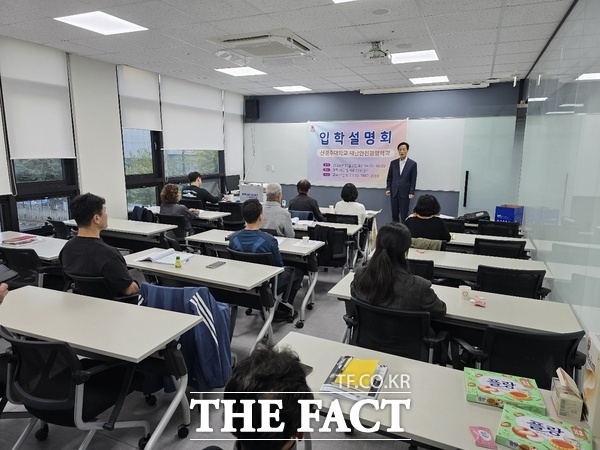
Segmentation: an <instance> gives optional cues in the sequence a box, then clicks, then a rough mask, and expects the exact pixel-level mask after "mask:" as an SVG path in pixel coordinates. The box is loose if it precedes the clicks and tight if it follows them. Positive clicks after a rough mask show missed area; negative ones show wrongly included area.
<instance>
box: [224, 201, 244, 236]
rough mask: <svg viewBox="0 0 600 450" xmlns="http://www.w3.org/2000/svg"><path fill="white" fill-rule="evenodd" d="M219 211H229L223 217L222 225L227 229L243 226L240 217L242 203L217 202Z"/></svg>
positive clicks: (239, 228) (242, 220)
mask: <svg viewBox="0 0 600 450" xmlns="http://www.w3.org/2000/svg"><path fill="white" fill-rule="evenodd" d="M219 211H221V212H228V213H230V215H229V216H226V217H223V226H224V227H225V228H226V229H228V230H241V229H242V228H244V224H245V223H244V218H243V217H242V204H241V203H239V202H219Z"/></svg>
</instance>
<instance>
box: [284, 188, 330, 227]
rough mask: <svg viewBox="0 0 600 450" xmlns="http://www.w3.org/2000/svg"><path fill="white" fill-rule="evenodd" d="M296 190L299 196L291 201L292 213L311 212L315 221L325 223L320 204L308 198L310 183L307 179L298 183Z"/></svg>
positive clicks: (289, 206) (290, 208)
mask: <svg viewBox="0 0 600 450" xmlns="http://www.w3.org/2000/svg"><path fill="white" fill-rule="evenodd" d="M296 189H297V190H298V195H296V196H295V197H294V198H293V199H291V200H290V203H289V205H288V209H289V210H291V211H311V212H312V213H313V216H314V218H315V220H318V221H319V222H324V221H325V219H324V218H323V214H321V210H320V209H319V203H318V202H317V201H316V200H315V199H314V198H311V197H309V196H308V194H310V181H308V180H306V179H305V180H300V181H298V184H296Z"/></svg>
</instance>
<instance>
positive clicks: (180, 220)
mask: <svg viewBox="0 0 600 450" xmlns="http://www.w3.org/2000/svg"><path fill="white" fill-rule="evenodd" d="M156 217H157V218H158V222H159V223H166V224H168V225H177V228H175V229H173V230H170V231H173V233H175V236H176V237H177V240H178V241H179V242H185V238H186V236H187V235H188V233H187V228H188V221H187V219H186V218H185V217H183V216H176V215H171V214H156Z"/></svg>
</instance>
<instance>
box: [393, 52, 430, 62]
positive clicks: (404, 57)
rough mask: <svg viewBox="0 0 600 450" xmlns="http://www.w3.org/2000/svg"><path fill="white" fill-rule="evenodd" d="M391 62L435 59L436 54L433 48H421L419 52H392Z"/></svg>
mask: <svg viewBox="0 0 600 450" xmlns="http://www.w3.org/2000/svg"><path fill="white" fill-rule="evenodd" d="M390 57H391V58H392V64H406V63H415V62H423V61H437V60H438V59H439V58H438V55H437V53H436V52H435V50H423V51H420V52H404V53H392V54H391V55H390Z"/></svg>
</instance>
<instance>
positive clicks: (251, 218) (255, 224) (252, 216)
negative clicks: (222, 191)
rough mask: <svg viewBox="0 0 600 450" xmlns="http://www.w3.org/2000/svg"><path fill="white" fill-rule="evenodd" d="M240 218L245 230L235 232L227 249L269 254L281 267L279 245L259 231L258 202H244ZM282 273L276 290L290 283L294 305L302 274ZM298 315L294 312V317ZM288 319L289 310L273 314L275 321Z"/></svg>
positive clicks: (260, 207)
mask: <svg viewBox="0 0 600 450" xmlns="http://www.w3.org/2000/svg"><path fill="white" fill-rule="evenodd" d="M242 217H243V218H244V221H245V222H246V228H244V229H243V230H240V231H236V232H235V233H233V234H232V235H231V237H230V238H229V248H230V249H232V250H236V251H238V252H246V253H271V254H272V255H273V259H274V261H275V265H276V266H279V267H283V259H282V258H281V253H279V245H278V244H277V239H275V238H274V237H273V236H271V235H270V234H268V233H265V232H263V231H260V225H261V223H262V221H263V208H262V205H261V204H260V202H259V201H258V200H257V199H255V198H253V199H250V200H246V201H245V202H244V203H243V204H242ZM291 277H292V279H291V280H290V273H289V272H287V271H286V272H283V273H281V274H279V275H278V279H277V280H278V283H277V284H278V290H279V293H281V292H284V291H285V288H286V287H287V284H288V283H289V282H291V283H292V288H291V291H290V296H289V298H288V302H289V303H290V304H293V303H294V299H295V298H296V294H297V293H298V290H299V289H300V286H301V285H302V278H303V277H304V272H303V271H302V269H300V268H295V271H294V273H293V274H292V275H291ZM297 314H298V312H297V311H294V317H296V315H297ZM288 318H289V308H286V307H283V306H282V307H280V308H279V309H278V311H276V313H275V320H277V321H286V320H287V319H288Z"/></svg>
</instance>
